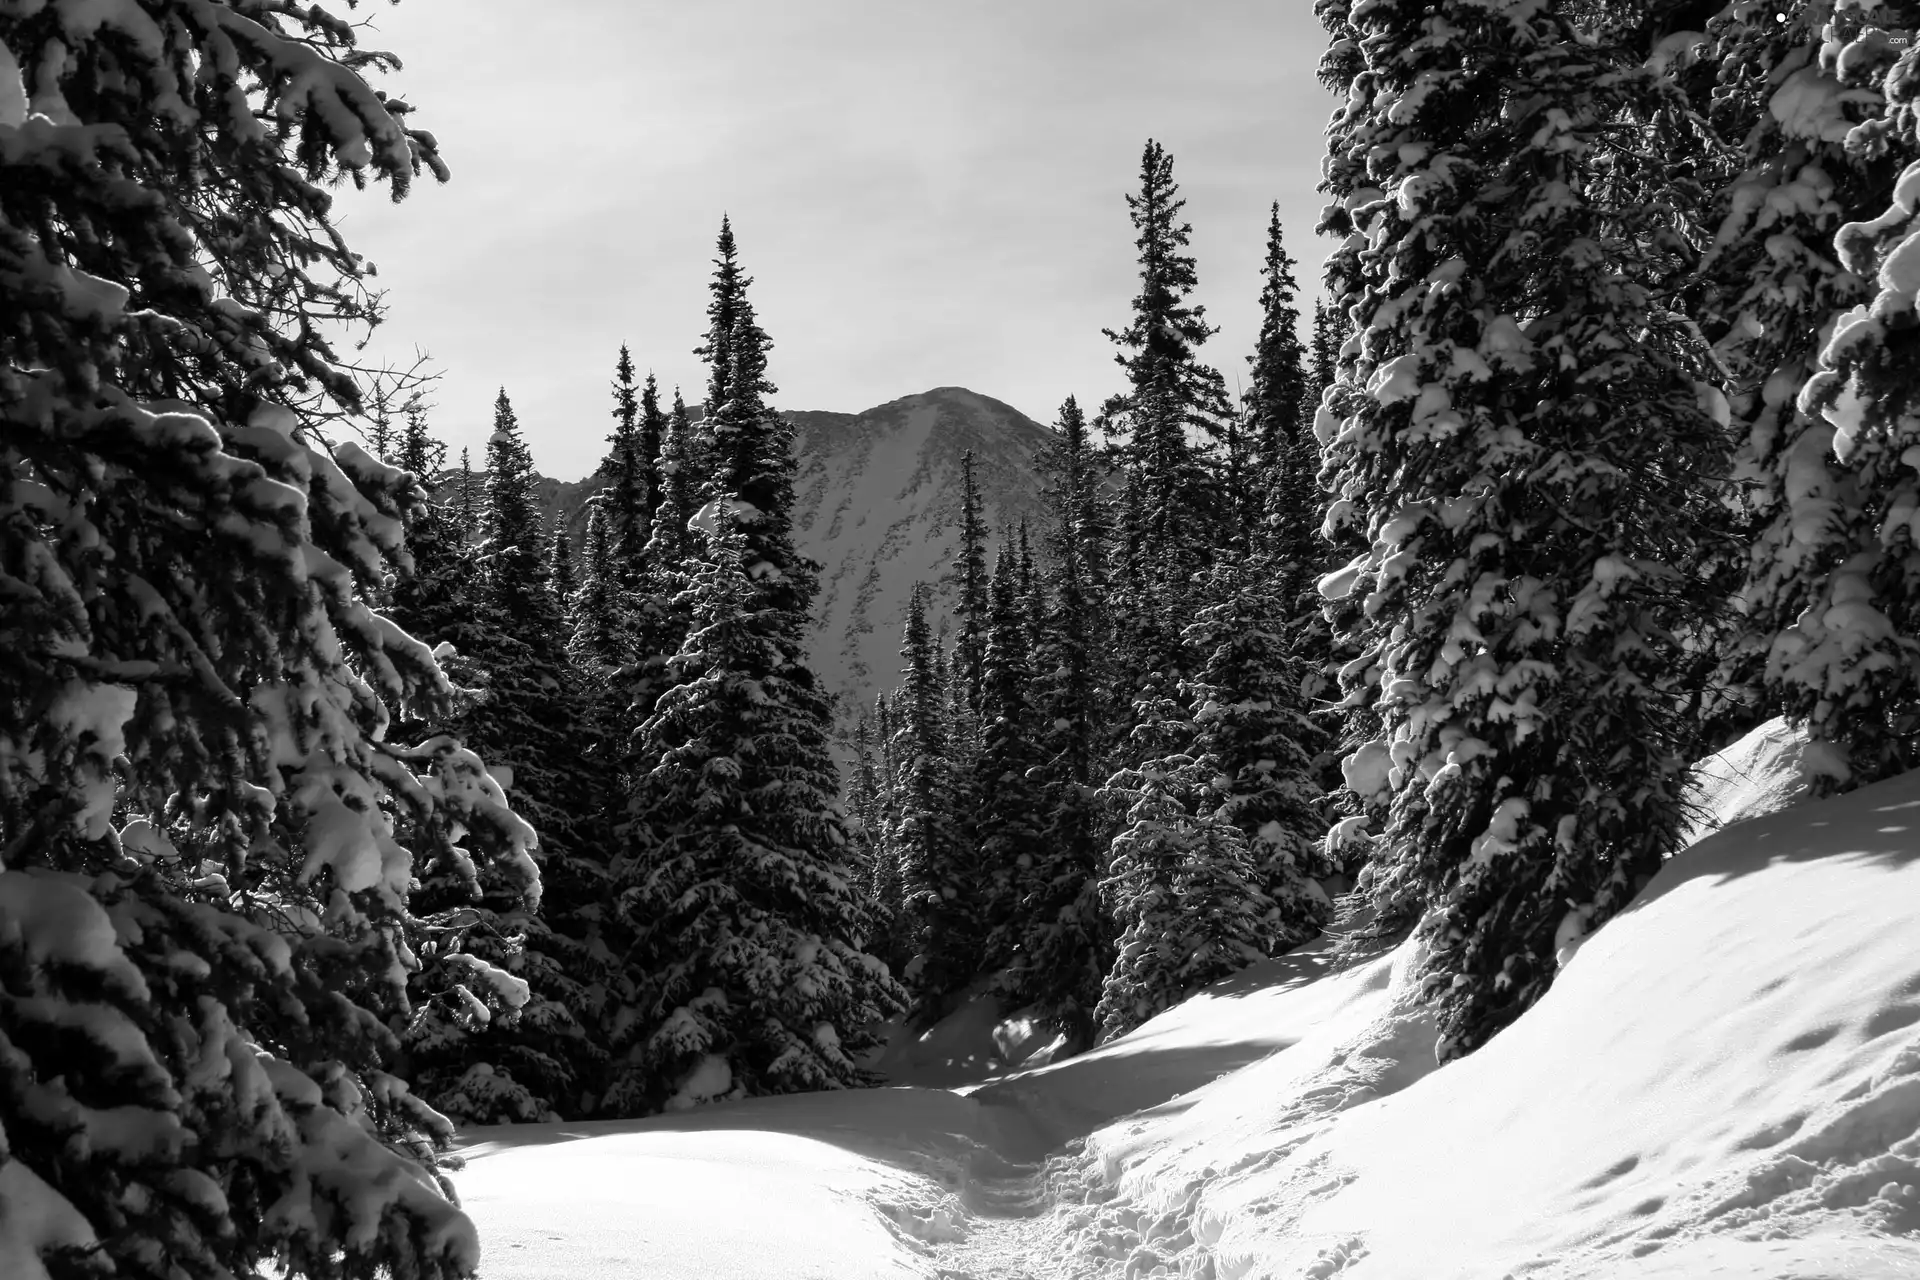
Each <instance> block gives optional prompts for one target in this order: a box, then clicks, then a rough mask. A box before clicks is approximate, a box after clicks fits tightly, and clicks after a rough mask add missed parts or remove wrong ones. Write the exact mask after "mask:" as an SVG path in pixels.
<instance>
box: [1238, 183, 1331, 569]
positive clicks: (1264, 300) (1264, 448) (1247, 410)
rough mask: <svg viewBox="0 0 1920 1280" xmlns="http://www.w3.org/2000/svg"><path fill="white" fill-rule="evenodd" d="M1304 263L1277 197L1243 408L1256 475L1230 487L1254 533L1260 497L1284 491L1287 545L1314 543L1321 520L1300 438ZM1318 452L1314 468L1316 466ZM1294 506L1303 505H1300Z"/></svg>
mask: <svg viewBox="0 0 1920 1280" xmlns="http://www.w3.org/2000/svg"><path fill="white" fill-rule="evenodd" d="M1298 265H1299V264H1298V263H1296V262H1295V261H1294V260H1293V256H1292V255H1291V254H1289V253H1288V252H1287V246H1286V243H1285V238H1284V233H1283V231H1282V229H1281V226H1280V205H1279V203H1278V202H1277V201H1276V202H1275V203H1274V205H1273V207H1272V209H1271V210H1270V211H1269V213H1268V216H1267V252H1266V257H1265V259H1264V260H1263V261H1262V263H1261V266H1260V335H1259V337H1258V338H1257V339H1256V340H1255V342H1254V347H1253V354H1252V355H1250V356H1248V357H1247V363H1248V364H1249V365H1250V366H1252V368H1251V370H1250V371H1249V378H1248V382H1247V390H1246V394H1245V395H1244V396H1243V397H1242V413H1243V415H1244V417H1245V419H1246V427H1245V431H1246V434H1247V436H1248V438H1249V440H1250V441H1251V444H1252V456H1253V458H1254V459H1255V470H1256V471H1257V475H1249V476H1248V477H1246V481H1247V483H1246V484H1245V485H1244V488H1242V489H1235V490H1232V491H1230V493H1229V495H1228V496H1229V498H1230V499H1231V500H1232V501H1234V502H1235V503H1237V504H1238V512H1237V524H1238V532H1239V535H1240V536H1241V537H1242V538H1243V539H1245V538H1250V537H1251V534H1252V528H1253V525H1254V524H1255V523H1256V522H1258V521H1259V520H1261V519H1262V518H1263V517H1264V516H1266V514H1267V512H1266V510H1265V503H1264V501H1263V496H1264V495H1265V494H1266V493H1267V492H1269V491H1271V490H1273V489H1276V488H1278V489H1280V490H1282V491H1283V492H1284V493H1285V494H1286V495H1287V509H1286V510H1285V511H1284V515H1285V524H1284V526H1283V528H1282V529H1281V530H1279V531H1276V533H1277V538H1278V541H1280V542H1281V543H1282V544H1283V545H1285V546H1288V547H1292V546H1296V545H1298V546H1302V547H1304V546H1305V545H1306V544H1308V543H1309V542H1310V541H1312V540H1314V537H1315V534H1316V532H1317V530H1318V529H1319V525H1320V519H1319V517H1318V515H1316V514H1314V508H1315V505H1316V504H1314V503H1313V502H1312V501H1311V498H1312V497H1313V496H1314V486H1313V475H1312V473H1311V472H1309V473H1308V474H1306V475H1304V476H1303V475H1301V474H1299V473H1300V472H1301V471H1302V469H1303V468H1302V463H1303V462H1306V461H1307V459H1308V457H1309V456H1310V455H1305V454H1303V453H1302V451H1301V449H1300V446H1301V444H1302V443H1303V441H1310V440H1311V436H1310V434H1309V432H1308V430H1307V424H1308V422H1309V421H1310V419H1309V418H1308V416H1307V415H1308V409H1307V382H1308V378H1307V364H1306V348H1305V347H1304V346H1302V345H1301V342H1300V332H1299V329H1300V309H1299V307H1298V306H1297V305H1296V303H1295V297H1296V296H1297V294H1298V293H1299V289H1300V285H1299V282H1298V281H1296V280H1295V279H1294V275H1293V272H1294V268H1295V267H1296V266H1298ZM1317 463H1318V460H1317V457H1316V458H1314V459H1313V468H1314V470H1315V471H1317V470H1318V469H1319V468H1318V465H1317ZM1296 504H1298V505H1297V506H1296Z"/></svg>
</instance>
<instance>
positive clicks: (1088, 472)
mask: <svg viewBox="0 0 1920 1280" xmlns="http://www.w3.org/2000/svg"><path fill="white" fill-rule="evenodd" d="M1059 432H1060V439H1059V441H1058V443H1057V445H1056V446H1055V449H1054V456H1053V457H1052V458H1051V459H1050V461H1049V469H1050V470H1051V472H1052V478H1051V483H1050V485H1049V486H1048V492H1047V497H1048V502H1049V506H1050V507H1051V509H1052V516H1053V529H1052V531H1051V533H1050V534H1049V541H1050V543H1051V546H1050V547H1049V551H1050V556H1049V564H1048V577H1049V578H1050V583H1049V587H1048V590H1047V591H1046V592H1045V593H1044V594H1045V595H1046V597H1047V601H1048V603H1049V605H1050V610H1049V612H1048V614H1047V618H1046V622H1045V625H1044V627H1043V628H1042V632H1041V636H1040V643H1039V645H1038V646H1037V647H1036V650H1035V654H1034V680H1033V686H1032V690H1033V692H1032V700H1033V708H1034V713H1033V714H1034V722H1035V724H1036V725H1037V726H1038V738H1037V741H1036V743H1035V749H1036V752H1037V755H1038V759H1039V762H1038V763H1037V764H1036V765H1035V766H1034V767H1033V768H1032V769H1031V770H1030V771H1029V772H1028V777H1029V778H1030V779H1031V780H1032V781H1033V783H1034V785H1035V786H1036V787H1037V788H1038V790H1039V792H1040V806H1041V811H1042V812H1043V813H1044V814H1045V815H1046V819H1045V825H1044V829H1043V834H1042V840H1041V843H1040V852H1039V856H1038V857H1036V858H1035V859H1034V861H1033V863H1032V865H1031V866H1030V867H1027V868H1023V869H1022V870H1023V872H1024V874H1023V875H1022V876H1021V877H1020V879H1019V881H1018V882H1017V886H1016V887H1017V889H1018V899H1017V906H1016V914H1015V916H1014V918H1013V920H1012V921H1011V922H1010V924H1009V925H1008V927H1007V931H1008V933H1009V934H1010V935H1011V945H1009V946H1007V947H1004V948H1002V949H1003V950H1005V951H1010V952H1012V956H1011V960H1010V962H1009V966H1008V971H1007V973H1006V976H1005V978H1004V979H1003V982H1004V988H1005V992H1006V995H1007V997H1008V999H1010V1000H1011V1001H1012V1002H1014V1003H1015V1004H1018V1005H1030V1006H1032V1007H1033V1008H1034V1010H1035V1011H1036V1012H1037V1013H1038V1014H1039V1015H1040V1016H1042V1017H1044V1018H1046V1019H1048V1020H1049V1021H1051V1022H1053V1023H1054V1024H1055V1025H1057V1026H1059V1027H1060V1028H1061V1029H1062V1030H1064V1031H1066V1032H1067V1034H1068V1035H1069V1037H1070V1038H1071V1039H1072V1040H1073V1042H1074V1044H1075V1045H1077V1046H1078V1047H1081V1048H1084V1047H1086V1046H1088V1045H1090V1044H1092V1043H1093V1038H1094V1031H1095V1027H1096V1024H1095V1021H1094V1009H1095V1007H1096V1006H1097V1005H1098V1004H1099V1001H1100V984H1101V980H1102V979H1103V978H1104V977H1105V975H1106V971H1107V961H1108V958H1109V956H1110V955H1111V948H1110V943H1109V939H1110V936H1111V930H1110V929H1109V927H1108V921H1107V917H1106V913H1105V910H1104V909H1103V908H1102V906H1101V904H1100V894H1099V890H1100V869H1101V855H1102V849H1101V847H1100V833H1099V830H1098V826H1099V820H1098V816H1097V814H1096V813H1095V808H1094V799H1093V797H1094V791H1095V789H1096V788H1097V787H1098V786H1099V785H1100V782H1101V781H1102V780H1103V778H1102V777H1100V776H1097V771H1098V770H1099V769H1100V768H1101V766H1102V765H1103V763H1104V761H1103V758H1102V753H1101V746H1100V742H1101V738H1102V737H1103V736H1104V734H1105V732H1106V726H1105V724H1104V714H1103V708H1104V707H1105V705H1106V700H1107V697H1106V694H1105V693H1104V690H1103V688H1102V685H1101V672H1102V671H1103V669H1104V664H1103V663H1102V661H1101V654H1100V652H1099V644H1100V638H1101V637H1102V636H1104V635H1105V634H1106V628H1105V625H1104V619H1103V617H1102V611H1101V608H1100V605H1101V593H1100V590H1099V588H1098V585H1097V578H1096V570H1095V569H1094V568H1093V567H1092V566H1094V565H1096V564H1101V563H1103V561H1102V559H1101V554H1100V553H1101V548H1100V545H1099V541H1100V538H1099V535H1100V527H1099V523H1098V521H1099V510H1100V508H1099V487H1100V480H1101V477H1100V474H1099V472H1098V471H1097V469H1096V462H1095V459H1094V456H1093V450H1092V447H1091V443H1090V442H1089V440H1088V439H1087V429H1086V422H1085V420H1084V418H1083V417H1082V415H1081V412H1080V406H1079V405H1078V403H1077V402H1075V400H1074V399H1073V398H1072V397H1071V396H1069V397H1068V398H1067V400H1066V402H1065V403H1064V404H1062V405H1061V407H1060V422H1059Z"/></svg>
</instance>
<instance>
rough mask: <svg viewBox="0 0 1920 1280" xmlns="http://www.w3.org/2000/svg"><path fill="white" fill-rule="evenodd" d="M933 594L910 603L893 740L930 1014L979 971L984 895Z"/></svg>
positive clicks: (918, 970)
mask: <svg viewBox="0 0 1920 1280" xmlns="http://www.w3.org/2000/svg"><path fill="white" fill-rule="evenodd" d="M927 596H928V591H927V587H926V584H925V583H916V584H915V585H914V588H913V594H912V595H911V596H910V597H909V599H908V603H907V621H906V629H905V635H904V636H903V638H902V647H901V649H900V656H901V658H902V659H904V660H905V663H906V665H905V666H904V667H903V668H902V670H901V674H902V675H903V676H904V680H903V682H902V684H901V686H900V691H899V727H898V729H897V730H896V731H895V734H894V739H893V742H894V757H895V759H896V761H897V762H898V763H897V765H896V768H897V769H898V770H899V773H898V774H897V776H898V778H899V779H900V781H899V784H898V786H899V792H900V796H899V805H900V814H899V818H898V822H897V826H896V828H895V830H896V837H895V839H896V844H897V848H898V850H899V859H900V881H901V909H902V911H903V912H905V914H906V916H907V922H908V926H909V928H910V930H911V933H910V938H911V944H910V945H911V948H912V952H913V959H912V961H911V962H910V963H909V964H908V966H907V968H906V970H905V971H904V972H903V974H902V977H904V978H905V979H906V981H907V982H908V984H909V985H910V986H911V988H912V990H913V992H914V996H915V1005H916V1011H917V1013H918V1014H919V1015H920V1017H921V1018H922V1019H923V1020H925V1021H928V1022H932V1021H935V1020H937V1019H938V1018H939V1017H940V1016H941V1015H942V1014H944V1013H945V1012H946V1007H945V1002H946V1001H947V1000H948V999H950V998H951V997H952V996H953V995H954V994H956V993H957V992H958V991H960V990H961V988H963V987H964V986H965V985H966V984H967V982H968V981H969V980H970V979H971V978H972V977H973V975H974V974H975V973H976V972H977V971H978V968H979V960H980V952H979V941H980V938H979V928H978V919H977V915H976V912H977V908H978V907H979V905H980V904H979V897H978V890H979V886H978V885H977V884H976V883H975V882H974V877H973V876H972V874H971V872H972V870H973V867H972V859H971V858H970V857H969V856H968V855H969V852H970V851H969V850H968V849H967V847H966V842H965V841H964V840H963V839H962V838H961V834H960V832H959V831H958V829H957V828H958V825H959V816H960V815H959V812H958V807H957V806H956V805H955V803H954V800H955V795H954V789H955V786H956V784H957V782H958V780H959V771H958V770H957V769H956V768H955V766H954V761H953V759H952V749H951V736H950V722H949V717H948V710H947V690H946V687H945V686H946V681H945V679H944V678H943V676H942V673H941V671H940V666H941V663H940V651H939V646H938V644H937V643H936V642H935V640H934V637H933V632H932V630H931V629H930V628H929V627H928V625H927Z"/></svg>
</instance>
